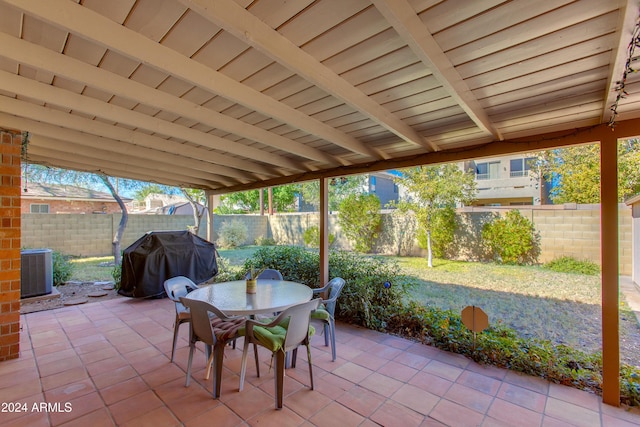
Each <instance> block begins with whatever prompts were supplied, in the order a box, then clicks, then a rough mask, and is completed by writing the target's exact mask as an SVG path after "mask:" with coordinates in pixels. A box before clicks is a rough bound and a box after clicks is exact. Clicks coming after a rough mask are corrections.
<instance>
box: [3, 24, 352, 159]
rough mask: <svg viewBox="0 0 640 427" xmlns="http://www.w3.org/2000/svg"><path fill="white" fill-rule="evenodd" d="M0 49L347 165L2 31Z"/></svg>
mask: <svg viewBox="0 0 640 427" xmlns="http://www.w3.org/2000/svg"><path fill="white" fill-rule="evenodd" d="M0 46H2V50H0V56H3V57H5V58H8V59H12V60H14V61H16V62H18V63H20V64H26V65H29V66H31V67H34V68H37V69H41V70H47V71H48V72H51V73H53V74H55V75H57V76H61V77H65V78H67V79H70V80H74V81H76V82H79V83H82V84H84V85H88V86H91V87H93V88H96V89H100V90H102V91H104V92H107V93H113V94H114V95H117V96H121V97H123V98H127V99H130V100H133V101H135V102H139V103H142V104H146V105H148V106H151V107H156V108H158V109H160V110H164V111H169V112H172V113H174V114H177V115H178V116H181V117H185V118H189V119H192V120H195V121H197V122H200V123H203V124H206V125H208V126H211V127H213V128H217V129H221V130H224V131H227V132H229V133H233V134H235V135H238V136H241V137H244V138H247V139H250V140H253V141H257V142H260V143H262V144H265V145H268V146H271V147H274V148H277V149H280V150H283V151H286V152H289V153H292V154H295V155H297V156H301V157H303V158H306V159H311V160H316V161H318V162H322V163H328V164H330V165H334V166H335V165H338V164H344V163H343V162H341V161H339V160H338V159H336V158H335V157H334V156H330V155H328V154H326V153H324V152H322V151H320V150H318V149H315V148H313V147H307V146H306V145H304V144H301V143H299V142H296V141H294V140H292V139H289V138H286V137H283V136H280V135H278V134H275V133H272V132H269V131H268V130H265V129H262V128H259V127H257V126H253V125H251V124H249V123H246V122H243V121H241V120H237V119H234V118H233V117H230V116H226V115H224V114H221V113H219V112H217V111H214V110H211V109H209V108H206V107H203V106H201V105H198V104H195V103H193V102H190V101H187V100H186V99H183V98H180V97H177V96H173V95H171V94H168V93H166V92H163V91H161V90H157V89H153V88H151V87H149V86H145V85H143V84H141V83H138V82H136V81H133V80H130V79H127V78H125V77H121V76H119V75H116V74H114V73H111V72H109V71H107V70H103V69H102V68H98V67H94V66H92V65H90V64H87V63H84V62H82V61H79V60H77V59H74V58H71V57H69V56H65V55H62V54H60V53H57V52H54V51H52V50H50V49H46V48H44V47H41V46H39V45H36V44H33V43H30V42H28V41H26V40H22V39H19V38H16V37H12V36H11V35H9V34H6V33H2V32H0Z"/></svg>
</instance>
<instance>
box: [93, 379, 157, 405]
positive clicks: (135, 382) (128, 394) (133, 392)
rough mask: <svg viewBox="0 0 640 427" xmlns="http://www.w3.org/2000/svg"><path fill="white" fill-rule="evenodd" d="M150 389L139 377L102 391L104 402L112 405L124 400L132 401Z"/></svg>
mask: <svg viewBox="0 0 640 427" xmlns="http://www.w3.org/2000/svg"><path fill="white" fill-rule="evenodd" d="M148 389H149V387H148V386H147V384H146V383H145V382H144V381H143V380H142V379H140V378H139V377H133V378H130V379H128V380H125V381H122V382H119V383H117V384H114V385H112V386H109V387H105V388H103V389H100V395H101V396H102V400H104V403H106V404H107V405H112V404H114V403H116V402H119V401H121V400H124V399H130V398H132V397H134V396H137V395H138V394H140V393H142V392H145V391H147V390H148Z"/></svg>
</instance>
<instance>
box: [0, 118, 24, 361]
mask: <svg viewBox="0 0 640 427" xmlns="http://www.w3.org/2000/svg"><path fill="white" fill-rule="evenodd" d="M21 149H22V135H21V134H20V132H17V131H5V130H3V129H0V181H1V182H2V185H1V186H0V221H1V222H2V228H1V229H0V230H1V231H0V361H1V360H8V359H15V358H17V357H18V356H19V355H20V228H21V219H20V155H21Z"/></svg>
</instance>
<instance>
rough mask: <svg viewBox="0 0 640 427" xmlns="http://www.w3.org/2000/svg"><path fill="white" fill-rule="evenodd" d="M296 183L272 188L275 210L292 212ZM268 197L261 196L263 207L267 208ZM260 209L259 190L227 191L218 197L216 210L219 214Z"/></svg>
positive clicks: (296, 191) (296, 189) (296, 188)
mask: <svg viewBox="0 0 640 427" xmlns="http://www.w3.org/2000/svg"><path fill="white" fill-rule="evenodd" d="M298 191H299V189H298V185H297V184H289V185H281V186H279V187H273V188H272V194H273V198H272V203H273V208H274V209H275V210H276V212H293V210H294V207H295V198H296V194H297V193H298ZM268 203H269V201H268V198H267V197H264V198H263V206H262V207H263V209H266V208H268ZM259 211H260V192H259V190H250V191H242V192H238V193H229V194H225V195H223V196H221V197H220V206H219V207H218V208H217V210H216V212H217V213H220V214H231V213H255V212H259Z"/></svg>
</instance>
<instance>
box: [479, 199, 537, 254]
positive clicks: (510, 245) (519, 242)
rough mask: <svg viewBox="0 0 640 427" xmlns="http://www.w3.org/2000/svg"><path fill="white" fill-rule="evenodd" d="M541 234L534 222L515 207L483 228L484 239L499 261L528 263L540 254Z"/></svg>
mask: <svg viewBox="0 0 640 427" xmlns="http://www.w3.org/2000/svg"><path fill="white" fill-rule="evenodd" d="M539 239H540V238H539V236H538V235H537V233H536V231H535V228H534V226H533V223H532V222H531V221H529V220H528V219H527V218H525V217H524V216H522V214H521V213H520V211H519V210H517V209H513V210H510V211H509V212H507V213H506V215H505V216H504V217H503V218H494V219H493V220H492V221H490V222H488V223H486V224H485V225H484V227H483V228H482V240H483V241H484V244H485V245H486V246H488V248H489V249H490V250H491V252H492V253H493V255H494V257H495V259H496V260H497V261H498V262H502V263H505V264H526V263H532V262H534V261H535V260H536V259H537V257H538V254H539V251H540V246H539Z"/></svg>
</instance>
